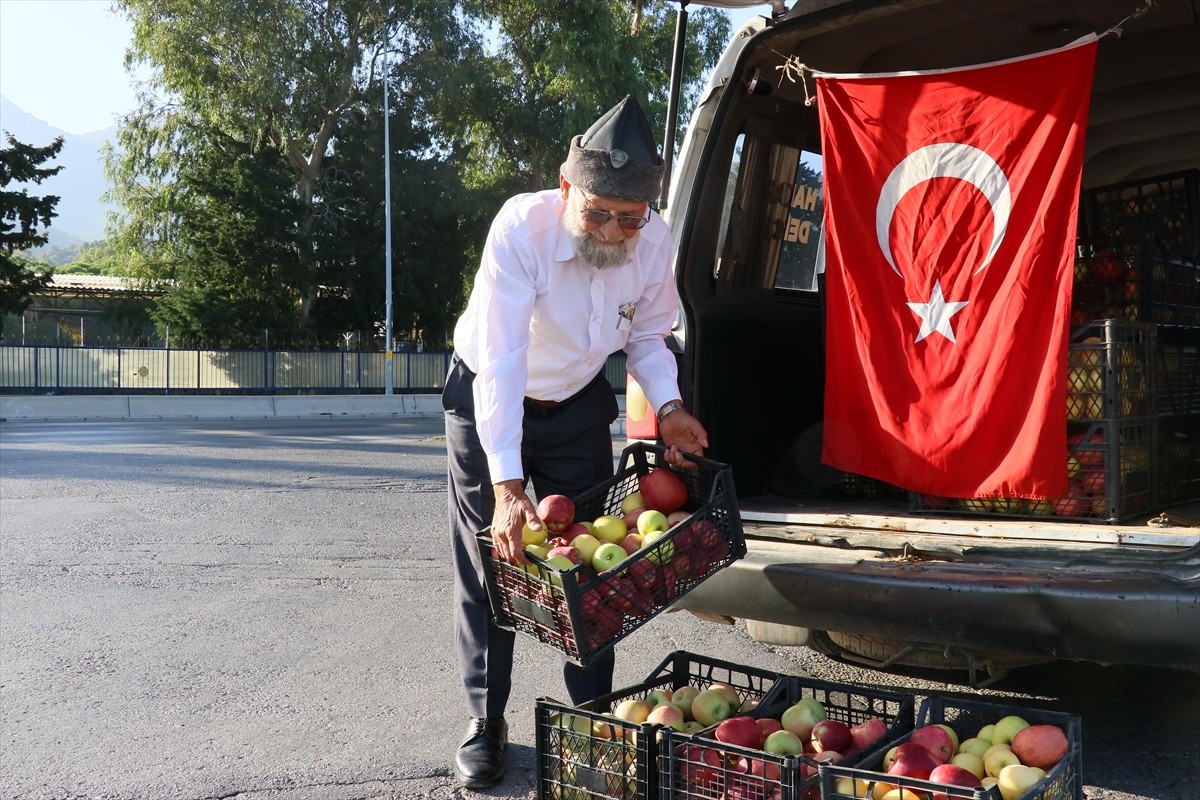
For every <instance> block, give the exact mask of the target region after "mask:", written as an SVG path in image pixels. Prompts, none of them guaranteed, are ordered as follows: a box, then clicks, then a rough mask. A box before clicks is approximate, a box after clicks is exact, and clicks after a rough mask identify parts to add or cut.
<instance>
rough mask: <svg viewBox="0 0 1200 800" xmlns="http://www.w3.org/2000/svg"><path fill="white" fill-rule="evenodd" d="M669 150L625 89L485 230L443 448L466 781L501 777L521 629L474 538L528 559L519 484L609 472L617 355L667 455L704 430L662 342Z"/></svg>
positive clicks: (577, 689) (703, 442) (589, 682)
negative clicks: (494, 587)
mask: <svg viewBox="0 0 1200 800" xmlns="http://www.w3.org/2000/svg"><path fill="white" fill-rule="evenodd" d="M662 173H663V160H662V158H661V157H660V156H659V154H658V149H657V146H656V144H655V142H654V137H653V134H652V133H651V131H650V124H649V121H648V120H647V119H646V115H645V113H644V112H643V111H642V109H641V106H639V105H638V102H637V100H635V99H633V98H632V97H626V98H625V99H624V100H622V101H621V102H620V103H618V104H617V105H616V106H615V107H613V108H612V109H611V110H609V111H608V112H607V113H606V114H604V115H603V116H602V117H600V119H598V120H597V121H596V122H595V123H594V124H593V125H592V126H591V127H590V128H589V129H588V130H587V132H586V133H584V134H583V135H581V136H576V137H575V138H574V139H573V140H572V142H571V148H570V153H569V155H568V157H567V160H566V162H565V163H564V164H563V165H562V169H561V175H560V178H559V187H558V188H557V189H552V190H548V191H543V192H537V193H532V194H523V195H518V196H516V197H513V198H511V199H510V200H508V202H506V203H505V204H504V207H503V208H501V209H500V213H499V214H498V215H497V216H496V218H495V220H494V221H493V223H492V227H491V230H490V232H489V233H488V238H487V243H486V245H485V247H484V251H483V257H482V259H481V261H480V265H479V271H478V273H477V274H476V276H475V284H474V288H473V289H472V292H471V297H470V301H469V302H468V304H467V309H466V311H465V312H464V313H463V315H462V317H461V318H460V319H459V321H458V324H457V326H456V327H455V329H454V349H455V353H454V356H453V357H452V359H451V367H450V373H449V375H448V376H447V378H446V388H445V390H444V392H443V395H442V404H443V407H444V408H445V410H446V445H447V450H448V453H449V487H450V489H449V495H450V497H449V501H450V502H449V507H450V527H451V531H452V533H453V538H454V558H455V567H456V575H455V587H454V597H455V603H456V609H457V617H456V620H455V627H456V636H457V642H458V656H459V668H460V672H461V676H462V681H463V686H464V689H465V690H466V699H467V709H468V713H469V714H470V716H471V718H472V719H471V723H470V725H469V727H468V730H467V736H466V739H465V741H464V742H463V744H462V745H461V746H460V747H459V749H458V752H457V754H456V756H455V759H454V774H455V776H456V777H457V778H458V780H459V782H460V783H462V784H463V785H464V786H466V787H469V788H476V789H477V788H485V787H488V786H493V785H495V784H497V783H499V782H500V780H502V779H503V777H504V756H505V748H506V746H507V740H508V728H507V724H506V723H505V720H504V711H505V706H506V705H507V702H508V696H509V691H510V688H511V685H512V684H511V672H512V660H513V639H514V635H513V633H512V632H510V631H506V630H502V629H500V628H497V627H496V626H495V625H494V624H493V622H492V615H491V608H490V605H489V603H488V596H487V591H486V588H485V585H484V579H483V572H482V568H481V565H480V563H479V551H478V548H477V545H476V540H475V536H476V534H477V533H478V532H479V531H481V530H483V529H484V528H485V527H487V526H488V525H489V524H490V525H491V534H492V537H493V539H494V541H495V543H496V549H497V551H498V552H499V554H500V557H502V558H503V559H505V560H506V561H509V562H511V563H514V564H523V563H526V559H525V555H524V550H523V548H522V544H521V528H522V526H523V525H525V524H526V523H528V524H529V525H530V526H531V527H533V528H535V529H537V528H540V527H541V525H542V521H541V520H539V519H538V517H537V510H536V507H535V505H534V503H533V501H531V500H530V499H529V497H528V495H527V494H526V490H525V487H526V481H532V483H533V489H534V492H535V494H536V496H537V497H538V498H541V497H545V496H546V495H549V494H564V495H567V496H571V497H573V496H576V495H578V494H580V493H581V492H583V491H584V490H586V489H589V488H591V487H593V486H595V485H597V484H599V483H602V482H603V481H604V480H606V479H608V478H610V477H611V476H612V474H613V453H612V436H611V433H610V430H609V425H610V424H611V423H612V422H613V420H615V419H616V417H617V402H616V397H615V396H614V393H613V389H612V387H611V386H610V385H609V383H608V381H607V380H606V379H605V377H604V365H605V363H606V361H607V359H608V356H609V355H610V354H612V353H614V352H617V351H620V350H624V351H625V353H626V355H627V356H628V361H627V363H628V368H629V371H630V372H631V373H632V374H633V376H634V377H635V378H636V379H637V381H638V383H639V384H641V386H642V387H643V388H644V390H645V393H646V396H647V398H648V399H649V402H650V404H651V406H652V407H653V408H655V409H656V410H657V413H658V417H659V422H660V430H661V433H662V438H663V442H664V444H665V445H666V446H667V447H668V458H669V459H670V460H672V461H673V462H675V463H679V464H682V461H683V459H682V457H681V456H680V455H679V452H680V451H684V452H690V453H700V452H702V450H703V448H704V447H706V446H707V445H708V440H707V434H706V433H705V430H704V428H703V427H702V426H701V424H700V423H699V421H698V420H696V418H695V417H693V416H692V415H691V414H689V413H688V412H687V410H686V409H684V407H683V403H682V402H681V401H680V396H681V395H680V392H679V388H678V382H677V375H676V363H675V358H674V356H673V355H672V353H671V352H670V351H669V350H668V349H667V347H666V343H665V337H666V336H667V334H668V333H669V332H670V330H671V326H672V324H673V322H674V320H675V317H676V314H677V311H678V298H677V296H676V293H675V285H674V280H673V278H672V271H671V266H672V260H673V255H674V246H673V243H672V240H671V231H670V229H669V228H668V227H667V225H666V223H665V222H663V220H662V218H661V217H659V216H658V215H657V214H656V213H654V212H653V211H652V210H651V209H650V208H649V205H648V203H649V202H650V201H651V200H653V199H655V198H656V197H658V195H659V193H660V188H661V184H662ZM612 675H613V654H612V651H611V650H610V651H609V652H608V653H607V654H606V655H604V656H603V657H601V658H599V659H597V660H596V661H595V662H594V663H593V664H592V665H591V666H589V667H588V668H586V669H584V668H580V667H578V666H576V665H573V664H570V663H566V664H565V665H564V669H563V677H564V682H565V683H566V688H567V692H568V694H569V695H570V697H571V701H572V702H573V703H576V704H578V703H582V702H584V701H586V700H590V699H592V698H594V697H597V696H599V695H601V694H604V693H606V692H609V691H611V690H612Z"/></svg>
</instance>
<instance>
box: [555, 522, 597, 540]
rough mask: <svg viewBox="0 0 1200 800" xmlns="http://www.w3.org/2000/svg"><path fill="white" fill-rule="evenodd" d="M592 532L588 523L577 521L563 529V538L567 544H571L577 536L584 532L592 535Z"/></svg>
mask: <svg viewBox="0 0 1200 800" xmlns="http://www.w3.org/2000/svg"><path fill="white" fill-rule="evenodd" d="M591 532H592V531H591V529H590V528H588V526H587V525H584V524H583V523H582V522H576V523H575V524H574V525H572V526H571V527H569V528H567V529H566V530H565V531H563V534H562V538H563V539H565V540H566V542H567V544H570V543H571V541H572V540H573V539H574V538H575V537H576V536H579V535H580V534H584V533H586V534H589V535H590V534H591Z"/></svg>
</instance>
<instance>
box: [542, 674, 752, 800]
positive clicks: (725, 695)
mask: <svg viewBox="0 0 1200 800" xmlns="http://www.w3.org/2000/svg"><path fill="white" fill-rule="evenodd" d="M757 703H758V700H757V698H754V697H747V698H746V699H745V700H743V699H741V696H740V695H739V694H738V691H737V690H736V689H735V688H734V687H733V686H732V685H731V684H728V683H724V682H719V681H717V682H709V683H705V684H703V685H697V684H691V683H689V684H685V685H683V686H680V687H679V688H677V689H668V688H665V687H664V688H659V689H654V690H652V691H650V692H648V693H646V694H645V695H642V696H640V697H638V696H633V697H629V698H626V699H625V700H622V701H621V702H619V703H618V704H617V705H616V707H615V708H613V710H612V711H607V712H604V713H603V714H601V715H600V716H601V717H602V718H603V719H595V718H594V717H585V716H583V715H582V714H572V713H569V712H563V713H560V714H558V715H556V716H555V717H552V718H551V724H552V725H554V726H555V727H556V728H558V729H560V732H559V735H558V737H557V740H556V741H557V742H558V748H559V751H560V754H561V756H562V760H561V763H563V765H564V774H563V776H562V777H563V779H564V780H563V782H564V783H568V784H569V783H571V774H572V773H573V772H575V771H576V770H575V764H574V763H573V762H577V763H580V764H584V765H586V766H588V767H590V768H592V769H593V770H599V771H602V772H607V773H612V774H617V775H625V776H626V777H627V778H628V779H630V782H625V781H621V782H620V783H621V784H622V785H621V786H618V787H616V788H614V789H612V791H611V793H612V794H614V795H616V794H625V793H627V792H626V791H625V790H627V789H629V788H630V787H631V786H632V780H633V779H634V778H636V775H637V772H636V754H637V741H638V733H639V731H640V729H641V727H642V725H644V724H652V725H659V726H662V727H669V728H673V729H675V730H677V731H682V732H686V733H694V732H699V731H702V730H705V729H707V728H710V727H711V726H712V725H714V724H716V722H718V721H719V720H723V719H727V718H729V717H731V716H732V715H734V714H736V713H742V712H746V711H749V710H750V709H752V708H754V707H755V706H756V705H757ZM552 746H553V745H552ZM618 790H620V791H618ZM551 794H552V796H554V797H556V798H562V800H571V798H573V797H574V796H575V794H576V793H575V792H573V791H572V790H571V789H570V788H568V787H565V786H564V787H554V789H553V790H552V792H551ZM579 794H580V796H581V797H582V796H584V793H579ZM586 797H588V799H589V800H592V799H593V798H594V796H593V795H586Z"/></svg>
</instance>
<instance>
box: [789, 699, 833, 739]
mask: <svg viewBox="0 0 1200 800" xmlns="http://www.w3.org/2000/svg"><path fill="white" fill-rule="evenodd" d="M823 719H825V706H823V705H822V704H821V701H820V700H818V699H817V698H815V697H802V698H800V699H799V700H797V701H796V703H795V704H793V705H792V706H790V707H789V708H788V709H787V710H785V711H784V712H783V715H782V716H780V717H779V722H780V723H781V724H782V725H783V727H784V728H785V729H786V730H789V731H791V732H792V733H794V734H796V735H797V736H799V737H800V739H801V740H804V739H807V738H808V737H809V736H811V735H812V729H813V726H814V725H816V724H817V723H818V722H820V721H821V720H823Z"/></svg>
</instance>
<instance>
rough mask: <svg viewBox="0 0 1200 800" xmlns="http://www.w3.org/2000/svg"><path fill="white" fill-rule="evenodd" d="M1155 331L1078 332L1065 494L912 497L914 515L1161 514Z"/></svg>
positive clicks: (1071, 358)
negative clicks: (1157, 470)
mask: <svg viewBox="0 0 1200 800" xmlns="http://www.w3.org/2000/svg"><path fill="white" fill-rule="evenodd" d="M1155 336H1156V328H1155V326H1154V325H1150V324H1146V323H1140V322H1127V321H1125V320H1121V319H1108V320H1103V321H1100V322H1095V323H1091V324H1087V325H1082V326H1080V327H1079V328H1077V329H1076V330H1075V331H1074V332H1073V334H1072V337H1071V338H1072V342H1071V345H1070V347H1069V349H1068V352H1067V408H1066V415H1067V422H1068V427H1067V432H1068V437H1067V476H1068V480H1067V494H1066V496H1065V497H1060V498H1053V499H1049V500H1039V501H1034V500H1025V499H1018V498H965V499H962V498H948V497H934V496H930V495H917V494H914V495H913V496H912V506H913V508H914V510H919V511H922V512H958V513H962V512H968V513H975V514H980V513H987V514H1001V515H1004V516H1010V517H1025V518H1041V517H1053V518H1056V519H1071V520H1078V521H1081V522H1106V523H1117V522H1120V521H1122V520H1125V519H1128V518H1129V517H1130V516H1132V515H1135V514H1145V513H1150V512H1153V511H1154V510H1155V507H1156V499H1155V488H1156V475H1155V465H1156V463H1157V460H1156V452H1155V451H1156V447H1157V443H1158V419H1157V416H1156V414H1155V377H1154V368H1155V358H1154V352H1155Z"/></svg>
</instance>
